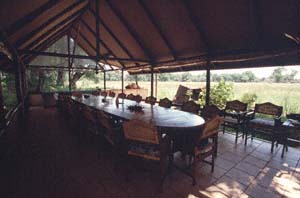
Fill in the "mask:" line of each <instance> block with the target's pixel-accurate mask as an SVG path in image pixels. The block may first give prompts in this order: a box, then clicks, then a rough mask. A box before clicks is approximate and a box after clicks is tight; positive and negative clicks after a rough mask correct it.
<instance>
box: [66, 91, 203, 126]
mask: <svg viewBox="0 0 300 198" xmlns="http://www.w3.org/2000/svg"><path fill="white" fill-rule="evenodd" d="M103 98H104V97H102V96H93V95H89V97H88V98H84V97H80V98H77V97H74V96H72V99H73V100H75V101H77V102H80V103H82V104H85V105H87V106H90V107H93V108H95V109H98V110H102V111H104V112H106V113H108V114H111V115H114V116H118V117H120V118H122V119H125V120H131V119H140V120H143V121H145V122H148V123H150V122H151V123H153V124H154V125H155V126H157V127H170V128H189V127H197V126H201V125H203V124H204V122H205V121H204V119H203V118H202V117H200V116H198V115H195V114H192V113H188V112H184V111H180V110H176V109H170V108H164V107H160V106H157V105H150V104H146V103H144V102H140V103H139V104H138V103H136V102H135V101H131V100H127V99H119V103H118V105H117V103H116V98H110V97H106V101H107V102H102V99H103ZM131 105H139V106H142V108H143V111H142V112H132V111H130V110H129V109H128V106H131Z"/></svg>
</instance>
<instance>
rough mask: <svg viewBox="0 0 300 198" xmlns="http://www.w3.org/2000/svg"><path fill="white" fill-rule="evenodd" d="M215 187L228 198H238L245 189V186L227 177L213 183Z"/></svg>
mask: <svg viewBox="0 0 300 198" xmlns="http://www.w3.org/2000/svg"><path fill="white" fill-rule="evenodd" d="M215 185H216V186H217V187H218V188H219V189H221V190H222V192H224V193H225V194H226V195H227V196H228V197H239V196H240V195H241V194H243V192H244V191H245V189H246V186H245V185H243V184H241V183H239V182H237V181H236V180H234V179H232V178H231V177H228V176H223V177H221V178H220V179H218V180H217V181H216V182H215Z"/></svg>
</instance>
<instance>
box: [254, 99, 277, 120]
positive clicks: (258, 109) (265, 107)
mask: <svg viewBox="0 0 300 198" xmlns="http://www.w3.org/2000/svg"><path fill="white" fill-rule="evenodd" d="M254 113H261V114H265V115H271V116H275V117H280V116H281V114H282V106H277V105H275V104H272V103H270V102H266V103H261V104H255V108H254Z"/></svg>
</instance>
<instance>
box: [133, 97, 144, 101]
mask: <svg viewBox="0 0 300 198" xmlns="http://www.w3.org/2000/svg"><path fill="white" fill-rule="evenodd" d="M134 100H135V101H136V102H141V101H142V100H143V98H142V96H140V95H136V96H134Z"/></svg>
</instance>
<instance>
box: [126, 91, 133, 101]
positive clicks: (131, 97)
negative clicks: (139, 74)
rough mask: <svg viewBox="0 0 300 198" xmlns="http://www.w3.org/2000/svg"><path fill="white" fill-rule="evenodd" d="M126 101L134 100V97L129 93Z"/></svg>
mask: <svg viewBox="0 0 300 198" xmlns="http://www.w3.org/2000/svg"><path fill="white" fill-rule="evenodd" d="M126 99H128V100H134V95H133V94H132V93H131V94H129V95H127V96H126Z"/></svg>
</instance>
